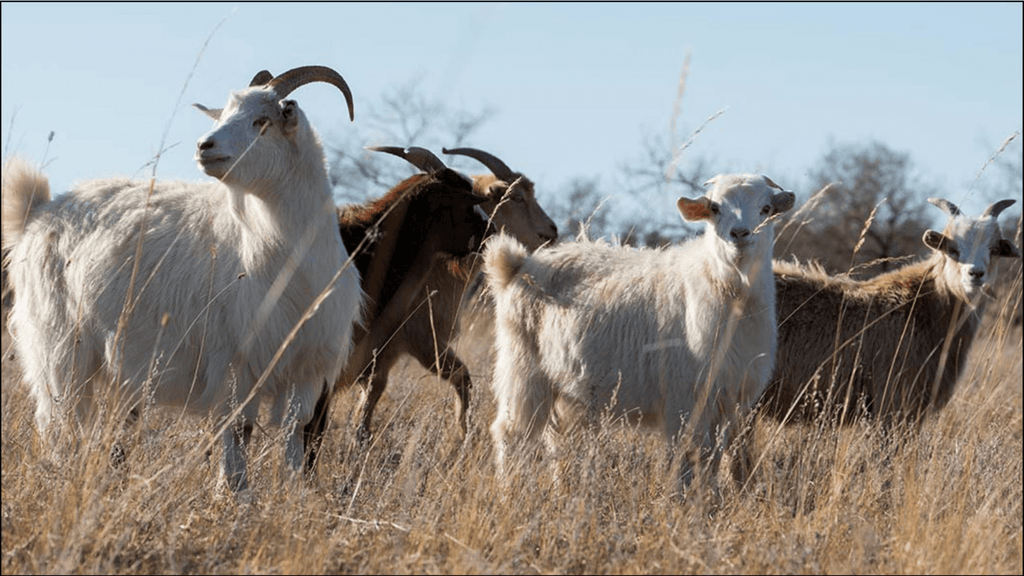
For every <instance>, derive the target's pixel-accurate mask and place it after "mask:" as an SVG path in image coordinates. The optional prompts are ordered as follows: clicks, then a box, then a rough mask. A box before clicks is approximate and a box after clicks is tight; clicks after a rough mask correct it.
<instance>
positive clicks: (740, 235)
mask: <svg viewBox="0 0 1024 576" xmlns="http://www.w3.org/2000/svg"><path fill="white" fill-rule="evenodd" d="M729 235H730V236H732V237H733V239H735V240H743V239H744V238H746V237H747V236H750V230H749V229H747V228H733V229H732V232H729Z"/></svg>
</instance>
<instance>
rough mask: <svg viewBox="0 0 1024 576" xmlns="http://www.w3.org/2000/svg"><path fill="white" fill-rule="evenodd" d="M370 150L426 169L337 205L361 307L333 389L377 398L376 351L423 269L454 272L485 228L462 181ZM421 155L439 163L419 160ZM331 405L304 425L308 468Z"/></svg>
mask: <svg viewBox="0 0 1024 576" xmlns="http://www.w3.org/2000/svg"><path fill="white" fill-rule="evenodd" d="M376 150H379V151H384V152H389V153H392V154H396V155H399V156H402V157H403V158H406V159H407V160H409V161H410V162H413V163H414V164H417V166H418V167H423V166H426V167H427V169H429V170H432V171H431V172H430V173H419V174H414V175H412V176H410V177H409V178H406V179H405V180H403V181H402V182H400V183H398V184H397V185H396V186H395V187H394V188H392V189H391V190H389V191H388V192H387V193H386V194H384V195H383V196H382V197H380V198H378V199H376V200H373V201H370V202H367V203H365V204H353V205H348V206H344V207H342V208H340V209H339V210H338V228H339V231H340V232H341V239H342V242H343V243H344V244H345V247H346V249H347V250H349V252H350V253H351V254H354V256H353V261H354V263H355V266H356V269H358V270H359V274H360V278H361V284H362V288H363V291H364V292H365V293H366V302H367V307H366V308H367V309H366V310H365V311H364V322H363V326H362V327H361V328H357V330H356V334H355V348H354V350H353V352H352V356H351V357H350V359H349V362H348V365H347V367H346V368H345V370H344V371H343V372H342V375H341V377H340V378H339V380H338V382H337V384H336V385H335V387H334V388H335V389H338V388H347V387H348V386H350V385H352V384H354V383H356V382H359V383H360V384H361V385H362V386H363V387H364V389H365V390H366V392H365V397H366V398H374V399H375V400H376V399H377V398H379V397H380V394H381V393H382V392H383V387H381V389H380V390H375V389H374V386H375V385H379V382H380V381H379V380H376V379H374V378H373V375H374V373H375V367H376V366H377V365H379V364H381V360H380V358H379V356H380V355H381V354H387V350H388V347H387V343H388V341H389V340H390V339H391V338H392V336H393V335H394V334H395V332H396V331H397V330H398V329H399V327H400V326H401V324H402V323H403V322H404V321H405V319H406V318H407V317H408V316H409V314H410V313H411V312H412V311H414V310H415V309H416V307H417V306H418V305H419V304H420V302H418V301H417V297H418V296H419V295H420V294H421V290H422V288H423V284H424V281H425V280H426V279H427V277H428V275H429V273H430V272H431V271H432V270H433V269H434V268H435V267H438V266H441V267H444V268H446V269H448V270H452V271H454V272H456V273H460V269H461V266H462V264H461V263H462V260H461V259H462V258H463V257H465V256H467V255H469V254H471V253H473V252H475V251H476V250H478V249H479V247H480V243H481V242H482V240H483V238H484V236H485V235H486V233H487V215H486V214H485V213H484V212H483V211H482V210H481V209H480V208H479V207H478V205H479V204H480V203H482V202H483V201H484V198H482V197H480V196H477V195H475V194H474V193H473V187H472V184H471V183H470V181H469V180H468V179H466V178H464V177H463V176H462V175H460V174H459V173H458V172H455V171H454V170H451V169H449V168H447V167H445V166H444V164H443V163H441V162H440V160H438V159H437V158H436V157H434V156H433V155H432V154H430V153H429V152H427V151H426V150H423V149H420V148H410V149H404V150H402V149H396V148H390V147H388V148H381V149H376ZM424 155H429V156H424ZM425 157H426V158H432V159H433V160H434V161H436V162H437V164H434V163H432V162H428V163H426V164H424V160H423V158H425ZM364 405H365V401H364ZM329 408H330V397H329V396H328V395H324V396H322V397H321V398H320V400H319V401H318V402H317V406H316V409H315V412H314V417H313V420H312V421H311V422H310V424H309V425H308V426H307V427H306V429H305V434H306V439H307V444H306V445H307V446H310V447H311V448H310V450H309V453H308V455H307V459H306V467H307V470H312V469H313V468H314V467H315V465H316V460H317V453H318V452H319V448H320V445H321V442H322V439H323V433H324V430H325V428H326V425H327V414H328V412H329ZM371 411H372V409H371ZM360 430H362V427H361V428H360ZM365 437H366V435H365V434H361V436H360V438H361V439H365Z"/></svg>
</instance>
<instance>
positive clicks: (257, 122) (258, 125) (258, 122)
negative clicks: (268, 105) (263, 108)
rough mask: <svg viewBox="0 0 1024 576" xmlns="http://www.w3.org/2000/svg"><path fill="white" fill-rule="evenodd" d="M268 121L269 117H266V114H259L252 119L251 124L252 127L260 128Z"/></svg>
mask: <svg viewBox="0 0 1024 576" xmlns="http://www.w3.org/2000/svg"><path fill="white" fill-rule="evenodd" d="M268 123H270V118H267V117H266V116H261V117H259V118H257V119H256V120H254V121H253V123H252V125H253V127H254V128H262V127H264V126H266V125H267V124H268Z"/></svg>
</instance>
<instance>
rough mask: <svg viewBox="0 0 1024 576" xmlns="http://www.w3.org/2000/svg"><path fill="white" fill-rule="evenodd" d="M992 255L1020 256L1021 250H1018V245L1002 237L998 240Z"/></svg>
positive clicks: (1004, 256)
mask: <svg viewBox="0 0 1024 576" xmlns="http://www.w3.org/2000/svg"><path fill="white" fill-rule="evenodd" d="M992 255H993V256H1002V257H1003V258H1020V251H1019V250H1017V246H1016V245H1015V244H1014V243H1013V242H1010V241H1009V240H1006V239H1005V238H1000V239H999V240H996V248H995V250H993V251H992Z"/></svg>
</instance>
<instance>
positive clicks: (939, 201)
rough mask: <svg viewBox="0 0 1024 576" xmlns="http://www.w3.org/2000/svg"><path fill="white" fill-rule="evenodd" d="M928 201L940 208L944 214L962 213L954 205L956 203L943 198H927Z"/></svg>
mask: <svg viewBox="0 0 1024 576" xmlns="http://www.w3.org/2000/svg"><path fill="white" fill-rule="evenodd" d="M928 201H929V202H931V203H932V204H935V205H936V206H938V207H939V208H942V209H943V210H944V211H945V212H946V214H949V215H950V216H959V215H961V214H963V212H960V209H959V208H957V207H956V204H953V203H952V202H950V201H949V200H946V199H945V198H929V199H928Z"/></svg>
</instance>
